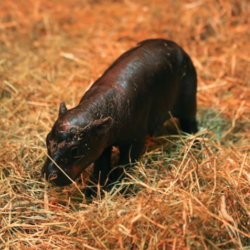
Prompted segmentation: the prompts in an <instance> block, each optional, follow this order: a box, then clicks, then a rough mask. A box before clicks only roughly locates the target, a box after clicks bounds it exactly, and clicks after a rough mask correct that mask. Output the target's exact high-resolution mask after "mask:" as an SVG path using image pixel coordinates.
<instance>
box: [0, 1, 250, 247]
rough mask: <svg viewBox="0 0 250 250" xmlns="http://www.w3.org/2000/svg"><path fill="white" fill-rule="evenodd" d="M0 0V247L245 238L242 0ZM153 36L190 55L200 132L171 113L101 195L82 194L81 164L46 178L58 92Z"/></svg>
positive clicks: (248, 171)
mask: <svg viewBox="0 0 250 250" xmlns="http://www.w3.org/2000/svg"><path fill="white" fill-rule="evenodd" d="M0 5H1V7H0V30H1V31H0V98H1V102H0V112H1V113H0V114H1V122H0V136H1V140H0V187H1V188H0V249H248V246H250V220H249V216H250V188H249V185H250V136H249V131H250V125H249V124H250V120H249V117H250V101H249V100H250V91H249V78H250V44H249V40H250V4H249V1H247V0H229V1H228V0H219V1H217V0H208V1H205V0H201V1H193V2H192V1H181V0H176V1H164V0H156V1H149V0H146V1H144V0H138V1H136V2H134V1H129V0H126V1H125V0H124V1H111V0H108V1H98V0H83V1H80V0H72V1H66V0H62V1H59V0H39V1H35V0H27V1H15V0H8V1H7V0H5V1H1V3H0ZM158 37H161V38H166V39H171V40H174V41H176V42H177V43H178V44H180V45H181V46H182V47H183V48H184V49H185V50H186V51H187V52H188V53H189V55H190V56H191V58H192V60H193V62H194V64H195V66H196V69H197V72H198V84H199V87H198V94H197V100H198V114H197V119H198V122H199V132H198V133H197V135H195V136H194V135H179V134H178V131H176V129H175V122H173V121H172V123H171V124H170V125H169V126H168V131H174V132H173V133H172V132H171V133H166V134H164V135H163V136H161V137H159V138H155V139H153V143H150V144H148V145H147V147H146V148H145V152H144V154H143V156H142V158H141V160H140V161H139V162H138V163H137V164H136V166H134V167H133V168H131V169H130V170H129V172H127V174H126V178H125V180H124V182H123V183H122V184H121V185H117V186H116V187H115V188H113V189H112V190H110V191H109V192H106V193H105V195H104V196H103V197H101V198H100V197H99V198H96V199H93V200H91V201H90V200H87V201H86V199H85V197H84V195H83V192H82V190H83V188H84V185H85V183H86V181H85V179H86V178H87V176H88V173H83V177H82V179H81V180H80V181H78V182H77V183H75V185H74V184H72V185H70V186H67V187H64V188H60V187H54V186H50V185H48V183H46V182H45V181H44V180H43V179H42V178H41V176H40V170H41V167H42V165H43V163H44V160H45V158H46V145H45V137H46V134H47V133H48V131H49V130H50V128H51V126H52V125H53V123H54V121H55V119H56V118H57V115H58V106H59V103H60V102H61V101H62V100H65V101H66V103H67V105H68V107H69V108H71V107H74V106H76V105H77V103H78V102H79V100H80V98H81V96H82V95H83V93H84V91H85V89H86V88H87V87H88V86H89V85H90V84H91V83H92V82H93V81H94V80H95V79H97V78H98V77H99V76H100V75H101V74H102V72H103V71H104V70H105V69H106V68H107V67H108V66H109V65H110V64H111V63H112V61H114V60H115V59H116V58H117V57H118V56H119V55H120V54H121V53H123V52H124V51H126V50H127V49H129V48H131V47H132V46H135V44H136V43H137V42H139V41H141V40H144V39H147V38H158ZM195 140H199V141H200V145H201V149H197V148H195V147H192V145H193V143H194V141H195ZM116 153H117V152H116V151H115V152H114V155H115V157H116ZM88 171H89V172H90V171H91V168H90V169H88ZM129 185H130V192H129V193H128V194H127V195H126V197H125V196H124V195H122V194H120V193H119V189H120V188H123V187H126V186H129Z"/></svg>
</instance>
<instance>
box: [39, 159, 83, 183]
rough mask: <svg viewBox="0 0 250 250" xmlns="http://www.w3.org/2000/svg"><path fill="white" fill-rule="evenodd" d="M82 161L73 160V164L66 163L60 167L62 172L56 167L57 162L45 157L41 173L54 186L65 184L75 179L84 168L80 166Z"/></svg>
mask: <svg viewBox="0 0 250 250" xmlns="http://www.w3.org/2000/svg"><path fill="white" fill-rule="evenodd" d="M82 162H83V159H81V160H79V161H77V162H75V163H74V164H70V165H67V167H64V168H62V170H63V172H62V171H61V169H60V168H58V166H57V164H54V162H52V161H51V159H50V158H49V157H47V159H46V161H45V164H44V166H43V168H42V171H41V174H42V177H45V179H46V180H47V181H48V182H50V183H52V184H54V185H56V186H67V185H70V184H71V183H72V182H73V181H75V180H76V179H77V178H78V177H79V176H80V175H81V173H82V171H83V170H84V169H85V168H82ZM58 165H59V164H58ZM60 165H61V164H60ZM60 165H59V166H60ZM65 169H66V170H65Z"/></svg>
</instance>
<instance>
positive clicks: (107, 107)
mask: <svg viewBox="0 0 250 250" xmlns="http://www.w3.org/2000/svg"><path fill="white" fill-rule="evenodd" d="M196 89H197V75H196V70H195V68H194V66H193V63H192V61H191V59H190V57H189V56H188V55H187V53H186V52H185V51H184V50H183V49H182V48H181V47H179V46H178V45H177V44H176V43H174V42H172V41H168V40H164V39H150V40H145V41H142V42H140V43H139V44H138V45H137V46H136V47H135V48H132V49H130V50H129V51H127V52H125V53H124V54H122V55H121V56H120V57H119V58H118V59H117V60H116V61H115V62H114V63H113V64H112V65H111V66H110V67H109V68H108V69H107V70H106V71H105V72H104V74H103V75H102V76H101V77H100V78H99V79H97V80H96V81H95V83H94V84H93V85H92V86H91V88H90V89H89V90H88V91H87V92H86V93H85V94H84V96H83V97H82V99H81V101H80V103H79V104H78V106H76V107H75V108H72V109H69V110H68V109H67V108H66V106H65V103H64V102H62V103H61V104H60V108H59V117H58V119H57V120H56V122H55V124H54V126H53V127H52V130H51V132H50V133H49V134H48V136H47V139H46V143H47V149H48V155H49V157H48V158H47V159H46V162H45V164H44V167H43V169H42V174H43V176H44V175H46V178H47V180H50V179H53V180H52V181H53V183H54V184H56V185H58V186H64V185H69V184H70V183H71V180H70V179H69V178H68V177H67V176H69V177H70V178H71V179H72V180H75V179H76V178H77V177H79V176H80V174H81V173H82V172H83V170H84V169H85V168H86V167H88V166H89V165H90V164H91V163H94V171H93V174H92V177H91V180H90V182H92V183H95V184H97V183H99V184H100V185H101V186H103V185H104V184H105V182H106V180H107V178H108V176H109V173H110V171H111V151H112V146H117V147H118V148H119V150H120V159H119V162H118V165H127V164H129V163H131V162H132V163H133V162H135V161H136V160H137V159H138V158H139V157H140V155H141V153H142V150H143V148H144V146H145V140H146V136H147V134H153V133H154V131H155V130H156V129H157V127H159V126H160V125H162V124H163V123H164V122H165V121H166V120H167V119H169V118H170V115H169V112H171V114H172V115H173V116H174V117H177V118H179V122H180V127H181V129H182V131H184V132H187V133H196V132H197V123H196V118H195V116H196ZM57 165H58V166H59V167H60V168H61V169H62V170H63V171H64V172H62V171H61V170H60V169H59V168H58V167H57ZM122 173H123V169H122V168H115V169H114V170H113V171H112V174H111V178H109V180H110V179H111V182H114V181H117V180H118V179H119V178H120V176H121V175H122ZM65 174H66V175H65ZM52 176H53V178H51V177H52Z"/></svg>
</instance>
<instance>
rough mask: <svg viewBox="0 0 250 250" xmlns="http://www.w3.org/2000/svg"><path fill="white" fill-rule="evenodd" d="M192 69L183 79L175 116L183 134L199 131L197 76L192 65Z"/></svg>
mask: <svg viewBox="0 0 250 250" xmlns="http://www.w3.org/2000/svg"><path fill="white" fill-rule="evenodd" d="M189 67H190V69H189V70H188V72H187V73H186V75H185V76H184V77H183V78H182V82H181V93H180V97H179V100H178V102H177V106H176V108H175V110H174V112H173V116H175V117H177V118H179V121H180V127H181V130H182V131H183V132H186V133H189V134H194V133H196V132H197V131H198V129H197V121H196V108H197V104H196V91H197V76H196V71H195V68H194V66H193V65H192V64H191V63H190V65H189Z"/></svg>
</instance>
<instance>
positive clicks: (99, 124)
mask: <svg viewBox="0 0 250 250" xmlns="http://www.w3.org/2000/svg"><path fill="white" fill-rule="evenodd" d="M112 123H113V119H112V118H111V117H110V116H109V117H106V118H103V119H98V120H95V121H94V122H93V123H92V125H91V127H92V128H94V130H95V132H96V133H97V134H105V133H107V132H108V130H109V129H110V127H111V126H112Z"/></svg>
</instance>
